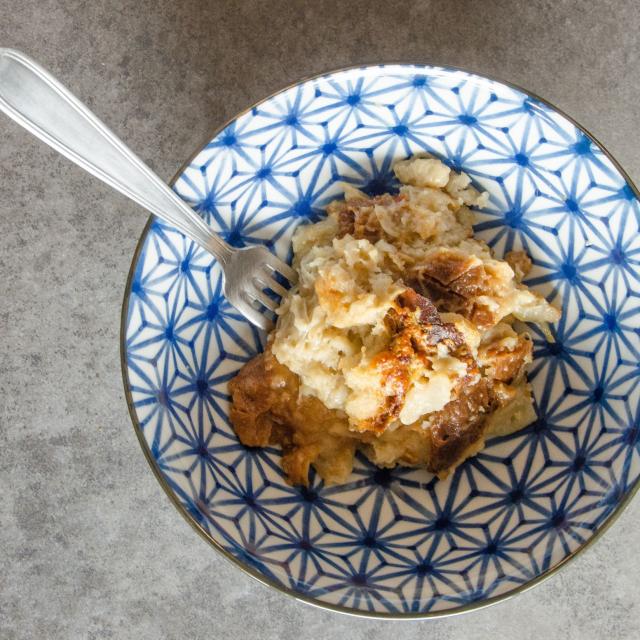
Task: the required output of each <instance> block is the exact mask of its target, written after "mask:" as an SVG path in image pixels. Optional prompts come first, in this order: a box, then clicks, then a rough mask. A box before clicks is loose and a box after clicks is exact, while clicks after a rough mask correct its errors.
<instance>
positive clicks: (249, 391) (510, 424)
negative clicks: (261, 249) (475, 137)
mask: <svg viewBox="0 0 640 640" xmlns="http://www.w3.org/2000/svg"><path fill="white" fill-rule="evenodd" d="M394 171H395V174H396V176H397V178H398V180H399V181H400V182H401V183H402V186H401V188H400V191H399V193H398V194H397V195H390V194H386V195H382V196H376V197H369V196H367V195H365V194H364V193H362V192H360V191H358V190H356V189H354V188H352V187H350V186H347V187H346V188H345V199H344V200H340V201H336V202H333V203H332V204H330V205H329V207H328V208H327V214H328V215H327V218H326V219H324V220H322V221H321V222H318V223H316V224H312V225H306V226H302V227H300V228H299V229H298V230H297V231H296V233H295V235H294V237H293V252H294V261H293V266H294V268H295V269H296V270H297V271H298V273H299V282H298V284H297V285H296V287H295V288H294V289H292V290H291V291H290V292H289V295H288V296H287V297H286V298H285V299H284V300H283V301H282V305H281V307H280V309H279V310H278V322H277V325H276V328H275V330H274V331H273V333H272V334H271V336H270V337H269V341H268V344H267V348H266V350H265V352H264V353H262V354H260V355H258V356H256V357H255V358H254V359H253V360H251V361H250V362H249V363H247V364H246V365H245V366H244V367H243V368H242V369H241V370H240V372H239V373H238V375H237V376H236V377H235V378H234V379H233V380H232V381H231V383H230V391H231V398H232V405H231V411H230V417H231V421H232V423H233V425H234V428H235V430H236V432H237V434H238V436H239V438H240V440H241V441H242V442H243V443H244V444H245V445H247V446H252V447H264V446H267V445H273V444H277V445H280V446H281V447H282V450H283V456H282V466H283V469H284V471H285V473H286V475H287V477H288V479H289V480H290V482H292V483H294V484H302V485H306V484H307V483H308V478H309V469H310V466H313V467H314V468H315V470H316V472H317V473H318V474H319V475H320V476H321V478H322V479H323V481H324V482H325V483H326V484H332V483H340V482H344V481H345V480H346V478H347V477H348V476H349V474H350V473H351V470H352V467H353V462H354V456H355V454H356V452H357V451H361V452H362V453H363V454H364V455H365V456H366V457H367V458H368V459H369V460H371V461H372V462H373V463H374V464H376V465H378V466H380V467H392V466H395V465H397V464H400V465H407V466H424V467H426V468H427V469H428V470H429V471H431V472H433V473H436V474H437V475H438V476H440V477H445V476H446V475H447V474H448V473H450V472H451V470H452V469H454V468H455V467H456V466H457V465H458V464H460V462H462V461H463V460H464V459H465V458H467V457H469V456H470V455H473V454H475V453H477V452H478V451H479V450H480V449H482V447H483V446H484V441H485V439H486V438H488V437H490V436H493V435H503V434H508V433H512V432H514V431H516V430H518V429H521V428H523V427H524V426H526V425H527V424H529V423H530V422H532V421H533V420H534V419H535V412H534V409H533V405H532V398H531V391H530V388H529V385H528V383H527V381H526V377H525V367H526V365H527V364H528V363H529V362H531V358H532V343H531V339H530V337H529V335H528V334H527V332H526V330H524V325H523V324H522V322H533V323H537V324H539V325H541V326H543V327H546V326H547V323H550V322H555V321H557V320H558V319H559V316H560V313H559V311H558V310H557V309H556V308H555V307H553V306H551V305H550V304H549V303H548V302H547V301H546V300H545V299H544V298H543V297H541V296H540V295H538V294H536V293H535V292H533V291H530V290H529V289H528V288H527V287H526V286H525V285H523V284H522V282H521V280H522V278H523V277H524V276H525V275H526V274H527V272H528V271H529V269H530V268H531V261H530V259H529V258H528V256H527V255H526V254H525V253H523V252H520V251H517V252H510V253H509V254H507V255H506V256H505V260H498V259H496V258H495V257H494V256H493V254H492V252H491V250H490V248H489V247H488V246H487V245H486V244H485V243H484V242H483V241H481V240H477V239H474V237H473V229H472V222H473V211H472V209H471V207H483V206H485V205H486V203H487V198H488V195H487V194H486V193H479V192H478V191H477V190H476V189H475V188H473V187H472V186H471V184H470V182H471V181H470V179H469V177H468V176H467V175H465V174H464V173H455V172H453V171H451V170H450V169H449V168H448V167H447V166H446V165H445V164H444V163H442V162H441V161H440V160H438V159H436V158H431V157H415V158H412V159H409V160H405V161H401V162H398V163H397V164H396V165H395V167H394ZM546 330H547V331H548V329H546Z"/></svg>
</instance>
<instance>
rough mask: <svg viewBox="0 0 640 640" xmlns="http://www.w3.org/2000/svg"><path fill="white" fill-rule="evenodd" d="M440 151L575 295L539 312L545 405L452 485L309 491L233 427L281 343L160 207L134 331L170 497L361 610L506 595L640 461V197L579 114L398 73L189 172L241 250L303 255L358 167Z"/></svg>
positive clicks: (493, 217) (270, 128)
mask: <svg viewBox="0 0 640 640" xmlns="http://www.w3.org/2000/svg"><path fill="white" fill-rule="evenodd" d="M420 152H429V153H432V154H435V155H437V156H439V157H441V158H442V159H443V160H444V161H445V162H447V163H448V164H449V165H450V166H451V167H452V168H454V169H456V170H464V171H465V172H466V173H468V174H469V175H470V176H471V177H472V179H473V180H474V182H475V183H476V184H477V185H478V186H479V187H480V188H482V189H486V190H487V191H489V193H490V196H491V198H490V204H489V206H488V207H487V208H486V209H485V210H483V211H482V212H478V221H477V225H476V232H477V235H479V236H480V237H482V238H484V239H485V240H486V241H487V242H488V243H489V244H490V245H491V246H492V247H493V248H494V249H495V251H496V252H497V254H498V255H502V254H504V253H505V252H507V251H509V250H511V249H514V248H524V249H526V250H527V252H528V253H529V254H530V255H531V257H532V259H533V262H534V269H533V270H532V272H531V273H530V275H529V276H528V279H527V284H528V285H530V286H532V287H534V288H535V289H536V290H538V291H540V292H542V293H544V294H545V295H546V296H547V297H548V299H549V300H551V301H553V302H555V303H556V304H558V305H560V306H561V308H562V310H563V316H562V319H561V321H560V322H559V323H558V325H557V326H555V327H553V334H554V340H553V341H550V340H547V339H546V338H545V336H544V335H543V334H542V333H541V332H540V331H539V330H538V329H536V328H532V329H531V332H532V334H533V337H534V356H535V360H534V364H533V366H532V368H531V373H530V380H531V382H532V385H533V388H534V395H535V399H536V409H537V414H538V419H537V420H536V422H534V423H533V424H532V425H530V426H529V427H527V428H526V429H525V430H523V431H522V432H520V433H518V434H515V435H512V436H509V437H505V438H497V439H494V440H492V441H490V442H489V444H488V446H487V447H486V448H485V449H484V451H482V452H481V453H480V454H478V455H477V456H476V457H475V458H473V459H470V460H468V461H467V462H466V463H465V464H463V465H462V466H461V467H460V468H459V469H458V470H457V471H456V472H455V473H454V474H453V475H452V476H451V477H450V478H449V479H447V480H445V481H438V480H437V479H436V478H434V477H433V476H431V475H430V474H428V473H427V472H426V471H423V470H416V469H405V468H397V469H393V470H389V469H377V468H375V467H373V466H372V465H371V464H370V463H369V462H367V461H366V460H365V459H364V458H361V457H359V458H358V460H357V465H356V468H355V469H354V472H353V475H352V476H351V478H350V479H349V481H348V482H347V483H346V484H344V485H340V486H333V487H325V486H323V485H322V483H321V482H320V481H319V480H318V478H316V477H315V476H314V475H313V474H312V478H311V484H310V487H309V488H300V487H291V486H289V485H288V484H287V483H286V482H285V481H284V478H283V473H282V471H281V469H280V466H279V452H278V451H277V450H275V449H252V448H248V447H245V446H243V445H242V444H241V443H240V442H239V441H238V439H237V438H236V436H235V434H234V431H233V428H232V427H231V425H230V423H229V420H228V408H229V396H228V390H227V383H228V382H229V380H230V379H231V378H232V377H233V376H234V375H235V373H236V372H237V371H238V369H239V368H240V367H241V366H242V364H243V363H244V362H246V361H247V360H248V359H250V358H251V357H252V356H253V355H255V354H256V353H257V352H258V351H260V350H261V349H262V347H263V344H264V336H263V335H260V334H259V333H258V332H257V331H256V330H255V329H254V328H253V327H251V326H250V325H249V324H248V323H247V322H245V321H244V320H243V319H242V317H241V316H240V315H239V313H238V312H237V311H235V309H234V308H233V307H232V306H230V305H229V303H228V302H227V301H226V300H225V298H224V296H223V294H222V286H221V272H220V269H219V267H218V265H217V264H215V262H214V261H213V259H212V258H211V257H210V256H209V255H208V254H206V253H205V252H203V251H202V250H201V249H199V248H198V247H196V246H195V245H194V244H193V243H192V242H190V241H189V240H187V239H185V238H184V236H182V235H181V234H180V233H179V232H178V231H177V230H175V229H173V228H171V227H169V226H167V225H165V224H163V223H161V222H159V221H154V222H153V224H152V225H151V227H150V229H149V231H148V233H147V235H146V237H145V238H144V245H143V246H142V249H141V251H140V254H139V256H138V260H137V262H136V264H135V265H134V268H133V272H132V277H131V283H130V290H129V292H128V309H127V319H126V326H125V331H124V340H125V355H126V386H127V391H128V393H129V394H130V397H131V400H132V403H133V407H134V411H135V422H136V428H137V429H139V430H140V431H141V433H142V435H143V438H144V442H145V443H146V446H147V447H148V449H149V451H150V452H151V456H152V458H153V460H154V461H155V464H156V465H157V468H158V469H159V470H160V473H161V474H162V477H163V479H164V481H165V482H166V484H167V486H168V487H169V490H170V491H171V492H173V494H174V495H175V496H176V497H177V499H178V500H179V501H180V503H181V504H182V505H183V507H184V509H185V510H186V512H187V513H188V514H189V517H190V518H192V519H193V520H194V521H195V522H196V523H197V524H198V525H199V526H200V527H201V528H202V529H204V531H205V532H206V533H207V534H208V535H209V536H210V537H211V538H212V539H213V540H214V541H216V543H217V544H218V545H219V546H221V547H222V548H223V549H224V550H225V551H227V552H228V553H229V554H231V555H232V556H234V557H235V558H236V559H238V560H239V561H240V562H241V563H242V564H243V565H245V566H247V567H249V568H250V569H251V570H252V571H253V572H255V573H257V574H259V575H261V576H263V577H264V578H266V579H268V580H269V581H271V582H272V583H276V584H277V585H280V586H282V587H283V588H286V589H289V590H291V591H293V592H295V593H298V594H300V595H302V596H305V597H307V598H309V599H312V600H314V601H315V602H317V603H319V604H323V603H325V604H329V605H334V606H335V605H337V606H340V607H344V608H347V609H349V610H352V611H355V612H363V613H370V612H376V613H380V612H383V613H389V614H395V615H402V614H429V613H433V612H447V611H451V610H454V609H456V608H458V607H461V606H465V605H470V604H472V603H482V602H483V601H485V600H487V599H489V598H493V597H495V596H500V595H504V594H507V593H509V592H510V591H512V590H513V589H515V588H518V587H521V586H523V585H526V584H527V583H529V582H531V581H532V580H534V579H536V578H537V577H539V576H541V575H543V574H545V573H546V572H548V571H549V570H550V569H552V568H553V567H554V566H556V565H557V564H558V563H560V562H561V561H563V560H564V559H565V558H567V557H569V556H571V555H572V554H573V553H574V552H575V551H576V550H578V549H579V548H580V547H581V546H582V545H584V544H585V543H586V542H588V541H589V540H590V539H591V538H592V536H593V535H594V534H595V533H596V532H597V531H598V530H599V528H600V527H602V526H603V524H604V523H605V522H606V521H607V519H608V518H609V517H610V516H611V515H612V514H613V512H614V511H615V510H616V509H617V507H618V505H619V504H620V502H621V501H622V500H623V499H624V498H625V497H626V496H627V495H628V494H629V492H630V491H631V490H632V488H633V487H634V485H636V484H637V482H638V477H639V475H640V394H639V393H638V388H639V381H640V367H639V365H638V362H640V329H638V327H637V317H638V315H639V313H640V207H639V204H638V200H637V198H636V195H635V193H634V191H633V189H632V187H631V186H630V185H629V184H628V183H627V182H625V179H624V177H623V176H622V175H621V174H620V172H619V171H618V170H617V169H616V167H615V165H614V164H613V163H612V161H611V160H610V159H609V158H608V157H607V155H606V154H605V153H604V152H603V151H602V150H601V149H600V148H599V147H598V146H597V144H596V143H595V142H594V141H593V140H592V139H591V138H589V137H588V136H587V135H586V134H585V133H584V132H583V131H581V130H580V129H579V128H577V127H576V126H575V125H574V124H572V123H571V122H570V121H568V120H567V119H566V118H565V117H564V116H562V115H560V114H559V113H557V112H556V111H554V110H553V109H551V108H550V107H549V106H547V105H546V104H544V103H542V102H541V101H539V100H536V99H534V98H532V97H530V96H527V95H525V94H523V93H522V92H520V91H518V90H516V89H513V88H511V87H508V86H505V85H504V84H501V83H498V82H494V81H491V80H487V79H484V78H481V77H478V76H474V75H471V74H467V73H464V72H461V71H455V70H448V69H441V68H435V67H415V66H383V67H368V68H362V69H352V70H348V71H343V72H337V73H333V74H329V75H326V76H322V77H319V78H316V79H313V80H309V81H306V82H303V83H301V84H299V85H297V86H295V87H292V88H290V89H287V90H285V91H283V92H281V93H279V94H277V95H275V96H273V97H271V98H269V99H267V100H266V101H264V102H263V103H261V104H259V105H258V106H256V107H254V108H253V109H252V110H250V111H249V112H247V113H245V114H244V115H242V116H240V117H239V118H237V119H236V120H235V121H234V122H232V123H231V124H229V125H228V126H227V127H226V128H225V129H224V130H223V131H221V132H220V133H219V134H218V135H217V136H216V137H215V138H214V139H213V140H212V141H211V142H210V143H209V144H208V145H206V147H205V148H204V149H203V150H202V151H201V152H200V153H199V154H198V155H197V156H196V157H195V158H194V159H193V161H192V162H191V163H190V164H189V166H188V167H187V168H186V169H185V170H184V172H183V173H182V175H181V176H180V177H179V178H178V180H177V182H176V184H175V189H176V191H177V193H178V194H179V195H180V196H181V197H183V198H184V199H185V200H186V201H187V202H189V203H190V204H191V205H192V206H193V207H194V208H195V210H196V211H198V212H199V213H200V214H201V215H202V216H203V218H204V219H205V220H207V222H209V223H210V224H211V225H212V226H213V227H214V228H215V229H217V230H218V231H219V233H220V234H221V235H222V236H223V237H225V238H226V239H227V240H228V241H229V242H230V243H231V244H233V245H234V246H246V245H250V244H256V243H260V244H264V245H266V246H267V247H269V248H270V249H271V250H273V251H275V252H276V253H278V254H279V255H280V256H281V257H283V258H287V257H290V255H289V254H290V248H289V247H290V239H291V235H292V233H293V231H294V230H295V228H296V227H297V226H298V225H299V224H304V223H307V222H311V221H316V220H318V219H320V218H321V216H322V212H323V209H324V207H326V205H327V204H328V203H329V202H330V201H331V200H333V199H334V198H336V197H339V196H340V194H341V189H342V185H343V184H344V183H349V184H353V185H355V186H357V187H358V188H361V189H363V190H364V191H366V192H368V193H370V194H378V193H384V192H386V191H393V190H395V189H397V186H398V185H397V182H396V181H395V179H394V177H393V174H392V170H391V168H392V165H393V163H394V162H395V161H397V160H398V159H401V158H405V157H408V156H410V155H413V154H415V153H420Z"/></svg>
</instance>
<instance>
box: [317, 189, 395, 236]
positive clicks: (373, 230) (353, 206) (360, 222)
mask: <svg viewBox="0 0 640 640" xmlns="http://www.w3.org/2000/svg"><path fill="white" fill-rule="evenodd" d="M404 199H405V198H404V196H402V195H396V196H392V195H389V194H384V195H381V196H375V197H373V198H367V199H362V198H357V199H354V200H346V201H336V202H332V203H331V204H330V205H329V207H328V208H327V213H328V214H329V215H331V216H333V217H334V218H335V219H336V220H337V221H338V238H342V237H344V236H346V235H350V236H352V237H354V238H356V239H358V240H360V239H365V240H368V241H369V242H371V243H372V244H375V243H376V242H377V241H378V240H380V239H381V238H384V237H385V235H386V234H385V233H384V231H383V230H382V227H381V226H380V221H379V220H378V216H377V215H376V213H375V207H376V206H389V204H392V203H394V202H401V201H402V200H404Z"/></svg>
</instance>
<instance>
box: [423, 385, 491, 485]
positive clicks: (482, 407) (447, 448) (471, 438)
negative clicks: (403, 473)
mask: <svg viewBox="0 0 640 640" xmlns="http://www.w3.org/2000/svg"><path fill="white" fill-rule="evenodd" d="M492 402H493V399H492V393H491V386H490V384H489V383H488V382H487V380H486V379H484V378H480V379H479V380H477V381H476V382H470V381H468V382H467V383H466V384H463V385H462V386H461V389H460V393H459V394H458V396H457V397H456V398H455V399H454V400H451V402H449V403H448V404H447V405H446V406H445V407H444V409H442V410H441V411H439V412H438V413H437V414H435V415H434V416H432V417H431V418H430V420H429V434H430V438H431V442H430V451H431V455H430V459H429V462H428V463H427V468H428V469H429V471H432V472H433V473H437V474H441V473H442V472H445V471H446V470H447V469H449V467H451V466H453V465H455V464H456V463H457V462H458V461H459V460H460V458H461V457H462V456H463V454H464V452H465V450H466V449H468V447H469V446H470V445H472V444H473V443H474V442H476V441H477V440H479V439H480V438H481V437H482V434H483V426H484V422H485V420H486V418H487V415H488V413H489V412H490V410H491V405H492Z"/></svg>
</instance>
